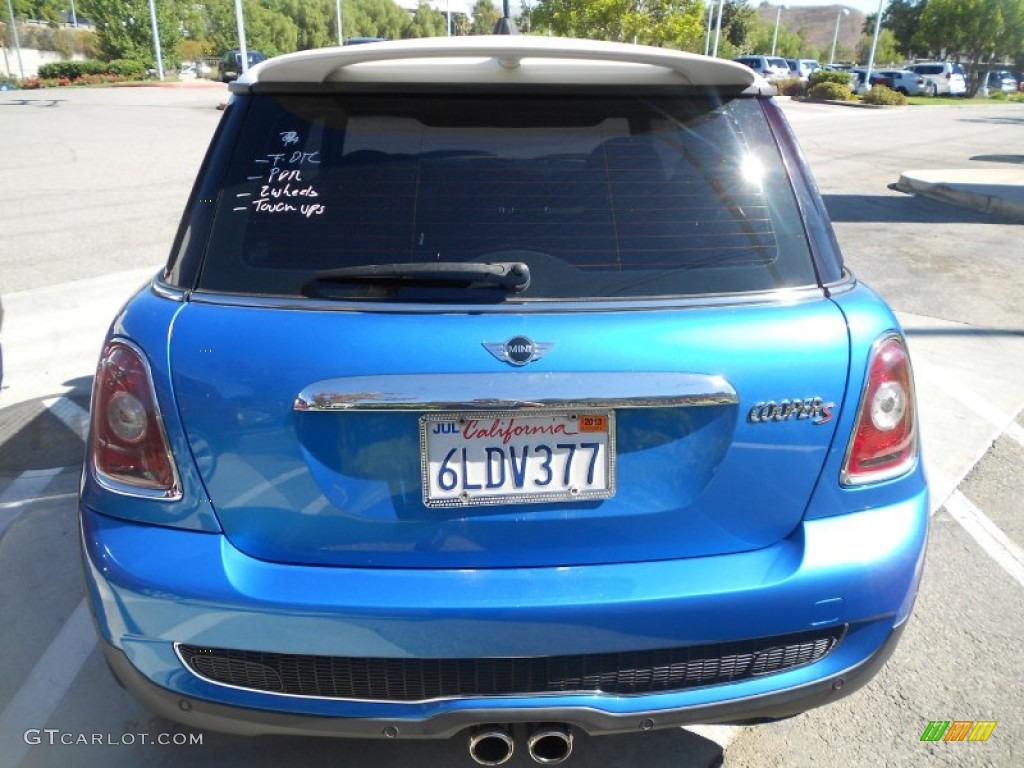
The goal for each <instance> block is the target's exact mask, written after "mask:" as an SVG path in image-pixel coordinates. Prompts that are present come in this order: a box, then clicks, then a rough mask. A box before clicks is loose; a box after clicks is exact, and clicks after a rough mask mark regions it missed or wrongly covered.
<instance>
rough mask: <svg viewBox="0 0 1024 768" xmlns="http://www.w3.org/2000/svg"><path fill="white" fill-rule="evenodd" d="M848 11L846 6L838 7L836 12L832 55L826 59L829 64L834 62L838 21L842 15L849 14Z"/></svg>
mask: <svg viewBox="0 0 1024 768" xmlns="http://www.w3.org/2000/svg"><path fill="white" fill-rule="evenodd" d="M849 15H850V12H849V11H848V10H847V9H846V8H840V9H839V13H837V14H836V33H835V34H834V35H832V55H831V56H830V57H829V59H828V63H829V64H835V63H836V43H837V42H839V22H840V21H842V19H843V16H849Z"/></svg>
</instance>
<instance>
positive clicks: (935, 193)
mask: <svg viewBox="0 0 1024 768" xmlns="http://www.w3.org/2000/svg"><path fill="white" fill-rule="evenodd" d="M894 186H895V188H896V189H898V190H900V191H901V192H906V193H908V194H912V195H920V196H922V197H928V198H931V199H932V200H938V201H939V202H942V203H948V204H950V205H956V206H959V207H961V208H968V209H970V210H974V211H978V212H979V213H987V214H990V215H993V216H1001V217H1003V218H1006V219H1011V220H1013V221H1017V222H1020V223H1024V185H1016V186H1017V188H1018V189H1019V190H1020V192H1019V193H1018V194H1017V195H1016V196H1015V197H1007V196H1005V195H1000V194H992V193H991V191H990V190H991V189H992V185H989V184H983V183H976V184H971V183H969V182H966V183H956V182H950V181H939V180H935V181H930V180H928V179H925V178H922V177H921V176H919V175H915V174H914V173H912V172H907V173H903V174H900V180H899V181H898V182H896V184H895V185H894ZM986 190H989V191H986Z"/></svg>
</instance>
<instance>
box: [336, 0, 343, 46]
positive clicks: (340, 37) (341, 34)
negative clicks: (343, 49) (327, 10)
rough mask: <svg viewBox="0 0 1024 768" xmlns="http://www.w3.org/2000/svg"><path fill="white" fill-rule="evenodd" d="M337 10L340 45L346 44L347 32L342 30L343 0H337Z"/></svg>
mask: <svg viewBox="0 0 1024 768" xmlns="http://www.w3.org/2000/svg"><path fill="white" fill-rule="evenodd" d="M335 10H336V11H337V13H338V45H344V44H345V33H344V32H342V31H341V0H336V2H335Z"/></svg>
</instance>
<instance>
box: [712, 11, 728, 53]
mask: <svg viewBox="0 0 1024 768" xmlns="http://www.w3.org/2000/svg"><path fill="white" fill-rule="evenodd" d="M724 5H725V0H718V21H717V22H716V23H715V50H713V51H712V52H711V55H712V56H715V57H716V58H717V56H718V39H719V38H720V37H721V36H722V6H724Z"/></svg>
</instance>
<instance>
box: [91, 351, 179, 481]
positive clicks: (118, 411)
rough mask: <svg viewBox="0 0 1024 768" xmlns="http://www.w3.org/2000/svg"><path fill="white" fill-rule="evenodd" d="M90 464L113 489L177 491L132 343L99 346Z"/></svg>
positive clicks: (144, 368)
mask: <svg viewBox="0 0 1024 768" xmlns="http://www.w3.org/2000/svg"><path fill="white" fill-rule="evenodd" d="M90 451H91V454H92V466H93V469H94V471H95V473H96V475H97V478H98V479H99V480H100V481H101V482H102V483H103V484H104V485H107V486H108V487H110V488H112V489H113V490H117V491H122V492H126V493H137V494H140V495H144V496H153V497H157V498H168V499H169V498H175V497H177V496H178V495H180V492H179V487H178V475H177V471H176V469H175V466H174V459H173V457H172V455H171V449H170V446H169V445H168V442H167V435H166V434H165V432H164V426H163V419H162V418H161V416H160V409H159V407H158V406H157V402H156V394H155V392H154V391H153V379H152V376H151V375H150V372H149V366H148V364H147V363H146V360H145V357H144V356H143V354H142V352H141V351H139V350H138V349H137V348H136V347H135V346H134V345H133V344H130V343H128V342H125V341H111V342H110V343H108V344H107V346H106V347H105V348H104V349H103V354H102V355H101V356H100V362H99V366H98V367H97V369H96V381H95V382H94V384H93V391H92V436H91V440H90Z"/></svg>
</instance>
